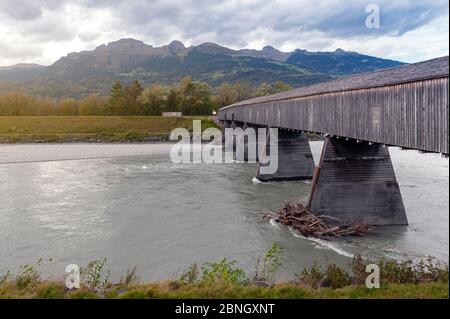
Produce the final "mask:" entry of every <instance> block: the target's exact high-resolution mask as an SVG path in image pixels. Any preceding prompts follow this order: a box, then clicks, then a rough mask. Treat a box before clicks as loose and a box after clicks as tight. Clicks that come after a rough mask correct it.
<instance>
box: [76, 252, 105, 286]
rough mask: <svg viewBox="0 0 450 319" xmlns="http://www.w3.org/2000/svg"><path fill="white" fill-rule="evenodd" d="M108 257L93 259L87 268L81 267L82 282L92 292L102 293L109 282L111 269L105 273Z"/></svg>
mask: <svg viewBox="0 0 450 319" xmlns="http://www.w3.org/2000/svg"><path fill="white" fill-rule="evenodd" d="M105 264H106V258H105V259H102V260H93V261H91V262H90V263H89V264H88V265H87V266H86V268H85V269H81V275H82V284H83V286H84V287H85V288H86V289H88V290H89V291H91V292H95V293H101V292H103V291H104V290H105V288H106V286H107V285H108V283H109V276H110V272H109V270H108V271H107V272H106V274H103V272H104V268H105Z"/></svg>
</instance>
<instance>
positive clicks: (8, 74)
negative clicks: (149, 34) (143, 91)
mask: <svg viewBox="0 0 450 319" xmlns="http://www.w3.org/2000/svg"><path fill="white" fill-rule="evenodd" d="M402 64H403V63H402V62H398V61H393V60H387V59H381V58H376V57H372V56H368V55H363V54H359V53H357V52H352V51H345V50H343V49H340V48H338V49H336V50H335V51H333V52H311V51H307V50H304V49H297V50H294V51H292V52H283V51H281V50H278V49H276V48H274V47H272V46H265V47H264V48H262V49H261V50H256V49H240V50H235V49H230V48H227V47H225V46H221V45H219V44H216V43H212V42H205V43H202V44H199V45H196V46H189V47H186V46H185V45H184V44H183V43H182V42H181V41H177V40H174V41H172V42H170V43H169V44H167V45H162V46H159V47H154V46H152V45H148V44H146V43H144V42H143V41H140V40H136V39H133V38H124V39H120V40H117V41H113V42H110V43H108V44H102V45H99V46H97V47H96V48H95V49H94V50H90V51H81V52H72V53H69V54H67V55H66V56H63V57H61V58H59V59H58V60H57V61H55V62H54V63H53V64H51V65H49V66H40V65H36V64H18V65H15V66H9V67H0V81H2V82H7V83H8V85H3V86H2V90H5V88H6V89H15V88H24V89H25V90H27V91H30V92H31V93H33V94H40V95H48V96H54V97H61V96H64V97H79V96H83V95H88V94H92V93H96V94H102V95H106V94H108V91H109V88H110V87H111V84H112V83H113V82H114V81H117V80H120V81H125V82H129V81H132V80H139V81H141V82H142V83H143V84H144V85H148V84H151V83H157V82H158V83H164V84H172V83H175V82H177V81H179V80H180V79H181V78H182V77H184V76H191V77H192V78H193V79H194V80H199V81H204V82H206V83H207V84H208V85H210V86H211V87H216V86H218V85H220V84H222V83H224V82H237V81H241V80H243V81H248V82H250V83H251V84H253V85H258V84H261V83H263V82H268V83H273V82H276V81H283V82H286V83H287V84H290V85H292V86H294V87H297V86H303V85H308V84H315V83H319V82H323V81H327V80H331V79H333V78H336V77H340V76H345V75H351V74H357V73H364V72H370V71H374V70H378V69H382V68H388V67H395V66H399V65H402Z"/></svg>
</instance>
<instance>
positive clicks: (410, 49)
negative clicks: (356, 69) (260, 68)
mask: <svg viewBox="0 0 450 319" xmlns="http://www.w3.org/2000/svg"><path fill="white" fill-rule="evenodd" d="M372 3H373V4H376V5H378V7H379V8H380V28H371V29H369V28H367V27H366V23H365V21H366V18H367V16H368V15H369V13H366V7H367V5H368V4H372ZM0 31H1V33H0V35H1V36H0V65H10V64H15V63H19V62H29V63H40V64H46V65H47V64H51V63H53V62H55V61H56V60H57V59H58V58H60V57H61V56H65V55H66V54H68V53H70V52H74V51H83V50H92V49H94V48H95V47H97V46H98V45H100V44H103V43H108V42H111V41H115V40H118V39H121V38H125V37H126V38H130V37H131V38H135V39H139V40H142V41H144V42H145V43H147V44H151V45H155V46H159V45H163V44H167V43H169V42H170V41H171V40H175V39H177V40H181V41H183V42H184V43H185V44H186V45H196V44H200V43H203V42H208V41H210V42H216V43H218V44H221V45H224V46H228V47H231V48H235V49H238V48H255V49H261V48H262V47H264V46H265V45H272V46H274V47H277V48H279V49H282V50H285V51H288V50H293V49H295V48H301V49H307V50H311V51H334V50H335V49H336V48H338V47H339V48H342V49H344V50H352V51H358V52H361V53H365V54H370V55H375V56H379V57H384V58H391V59H397V60H401V61H405V62H416V61H420V60H425V59H429V58H434V57H438V56H443V55H448V51H449V40H448V37H449V7H448V1H445V0H431V1H417V0H416V1H414V0H378V1H375V0H372V1H370V0H369V1H362V0H351V1H348V0H207V1H206V0H147V1H144V0H130V1H119V0H111V1H106V0H97V1H96V0H74V1H66V0H0Z"/></svg>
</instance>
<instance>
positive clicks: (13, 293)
mask: <svg viewBox="0 0 450 319" xmlns="http://www.w3.org/2000/svg"><path fill="white" fill-rule="evenodd" d="M282 256H283V249H282V248H281V247H280V246H278V245H276V244H274V245H273V246H272V248H271V249H270V250H268V252H267V253H266V254H265V255H264V256H261V257H260V258H258V260H257V263H256V267H255V271H254V273H253V274H252V275H251V276H249V275H248V274H247V273H246V272H245V271H244V270H243V269H241V268H238V267H237V266H236V265H237V263H236V262H235V261H230V260H227V259H222V260H219V261H216V262H205V263H203V264H202V265H201V266H198V265H197V264H193V265H191V266H190V267H189V268H188V269H187V270H186V271H185V272H183V273H182V274H181V275H180V276H179V277H178V278H175V279H172V280H167V281H162V282H153V283H141V281H140V278H139V277H138V276H137V273H136V268H133V269H131V270H129V271H128V272H127V273H126V274H125V275H124V276H122V277H121V279H120V281H119V282H118V283H111V282H110V281H109V271H107V270H106V268H105V265H106V259H103V260H95V261H92V262H90V263H89V264H88V265H87V266H86V267H83V268H81V270H80V275H79V277H78V278H79V282H80V287H79V288H78V289H74V290H68V289H67V288H66V286H65V282H66V280H67V278H65V279H61V280H59V281H58V280H43V279H42V277H41V275H40V274H39V272H38V271H37V270H36V269H35V268H34V267H33V266H30V265H26V266H21V267H20V271H19V273H18V274H16V275H12V274H11V273H7V274H6V275H4V276H0V299H1V298H3V299H11V298H40V299H86V298H89V299H92V298H109V299H116V298H118V299H145V298H151V299H197V298H202V299H221V298H236V299H248V298H262V299H302V298H307V299H321V298H327V299H330V298H332V299H348V298H376V299H387V298H396V299H399V298H400V299H404V298H426V299H443V298H444V299H448V298H449V286H448V283H449V276H448V274H449V268H448V265H446V264H441V263H440V262H438V261H436V260H435V259H433V258H428V259H426V260H423V261H419V262H412V261H410V260H406V261H396V260H384V259H381V260H378V261H377V262H375V263H374V264H375V265H377V266H378V269H379V275H380V276H379V279H380V280H379V288H372V289H370V288H367V287H366V280H367V276H368V273H367V272H366V270H367V266H368V265H369V264H370V265H371V267H373V263H372V262H371V261H369V260H365V259H363V258H361V257H360V256H356V257H354V258H353V259H352V260H351V262H350V263H349V267H348V268H347V269H344V268H340V267H338V266H337V265H335V264H332V263H330V264H328V265H325V266H324V267H323V266H322V267H321V266H318V265H314V266H312V267H310V268H305V269H303V270H300V272H299V274H298V275H296V279H295V280H293V281H292V282H289V283H277V281H276V275H277V271H278V269H279V267H280V266H281V264H282ZM39 262H40V261H39ZM39 262H38V263H39ZM53 278H54V277H53ZM68 278H69V279H70V277H68ZM371 282H372V281H371Z"/></svg>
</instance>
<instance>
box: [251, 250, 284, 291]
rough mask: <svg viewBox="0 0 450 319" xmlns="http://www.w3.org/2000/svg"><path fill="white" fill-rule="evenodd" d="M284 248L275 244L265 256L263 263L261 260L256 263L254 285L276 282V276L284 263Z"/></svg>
mask: <svg viewBox="0 0 450 319" xmlns="http://www.w3.org/2000/svg"><path fill="white" fill-rule="evenodd" d="M282 258H283V248H282V247H281V246H279V245H278V244H276V243H274V244H273V245H272V247H271V248H270V249H269V250H268V251H267V252H266V254H265V255H264V258H263V261H262V263H261V258H258V260H257V263H256V271H255V276H254V278H253V282H254V283H260V282H265V283H268V284H273V283H274V282H275V277H276V274H277V273H278V270H279V268H280V266H281V265H282V264H283V263H282Z"/></svg>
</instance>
